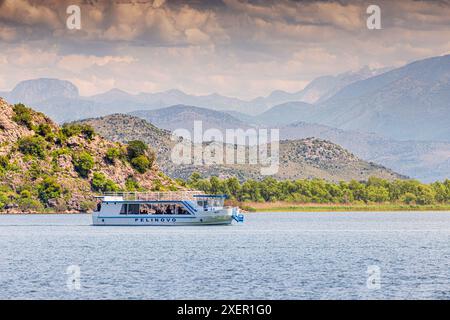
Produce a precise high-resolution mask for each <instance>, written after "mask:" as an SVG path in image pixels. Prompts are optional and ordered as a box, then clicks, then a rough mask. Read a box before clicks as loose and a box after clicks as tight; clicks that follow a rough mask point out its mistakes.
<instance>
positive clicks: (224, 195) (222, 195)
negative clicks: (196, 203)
mask: <svg viewBox="0 0 450 320" xmlns="http://www.w3.org/2000/svg"><path fill="white" fill-rule="evenodd" d="M193 197H194V198H224V199H226V198H228V196H227V195H226V194H196V195H194V196H193Z"/></svg>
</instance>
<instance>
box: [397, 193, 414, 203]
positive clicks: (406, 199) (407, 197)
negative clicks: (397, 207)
mask: <svg viewBox="0 0 450 320" xmlns="http://www.w3.org/2000/svg"><path fill="white" fill-rule="evenodd" d="M416 200H417V197H416V195H415V194H414V193H411V192H407V193H405V194H404V195H402V196H401V198H400V201H401V202H403V203H406V204H414V203H415V202H416Z"/></svg>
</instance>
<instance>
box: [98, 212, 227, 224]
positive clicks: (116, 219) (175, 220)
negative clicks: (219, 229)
mask: <svg viewBox="0 0 450 320" xmlns="http://www.w3.org/2000/svg"><path fill="white" fill-rule="evenodd" d="M232 220H233V218H232V215H231V213H228V212H226V213H223V214H211V215H205V214H203V215H176V214H171V215H156V214H155V215H145V216H143V215H124V216H117V215H108V214H102V215H99V214H98V213H94V214H93V215H92V223H93V225H95V226H190V225H228V224H231V222H232Z"/></svg>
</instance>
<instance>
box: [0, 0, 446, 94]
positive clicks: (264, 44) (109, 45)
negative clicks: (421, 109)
mask: <svg viewBox="0 0 450 320" xmlns="http://www.w3.org/2000/svg"><path fill="white" fill-rule="evenodd" d="M76 3H78V4H79V5H80V6H81V14H82V29H81V30H80V31H71V30H67V29H66V28H65V19H66V17H67V14H66V10H65V9H66V7H67V6H68V5H69V4H76ZM371 3H372V1H356V0H346V1H333V0H327V1H325V0H324V1H288V0H277V1H275V0H266V1H264V0H252V1H250V0H249V1H244V0H221V1H212V0H210V1H200V0H196V1H181V0H167V1H162V0H149V1H131V0H130V1H128V2H127V1H122V0H115V1H111V2H109V1H81V0H79V1H78V0H61V1H57V0H28V1H26V0H15V1H12V0H3V1H2V0H0V46H1V48H2V50H1V54H0V65H1V68H2V69H1V74H0V76H1V77H2V79H4V80H3V81H4V86H7V87H13V86H14V85H15V84H16V82H18V81H20V80H24V79H29V78H34V77H50V76H51V77H59V78H62V79H72V80H73V81H74V83H76V84H77V85H79V86H80V91H81V93H82V94H92V93H97V92H100V91H102V90H108V89H111V88H112V87H114V86H116V87H119V88H121V89H124V90H127V91H130V92H139V91H149V90H150V91H157V90H166V89H172V88H178V89H182V90H185V91H187V92H190V93H194V94H205V93H211V92H218V93H221V94H227V95H232V96H238V97H242V98H253V97H255V96H259V95H267V94H269V91H272V90H275V89H282V90H287V91H297V90H300V89H301V88H302V87H303V86H304V85H305V84H306V83H308V81H311V80H312V79H314V78H315V77H318V76H322V75H326V74H336V73H339V72H344V71H346V70H349V69H352V70H354V69H358V68H360V67H363V66H364V65H371V66H379V67H384V66H392V65H396V66H398V65H401V64H404V63H407V62H409V61H412V60H415V59H420V58H423V57H427V56H433V55H439V54H442V53H448V52H449V51H450V40H447V39H450V24H449V21H450V1H447V0H445V1H444V0H441V1H414V0H404V1H388V0H377V4H379V5H380V7H381V14H382V25H383V30H374V31H372V30H368V29H367V28H366V20H365V19H366V17H367V14H366V8H367V6H368V5H369V4H371ZM5 75H7V76H5Z"/></svg>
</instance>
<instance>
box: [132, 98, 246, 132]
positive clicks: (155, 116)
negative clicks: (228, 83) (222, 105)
mask: <svg viewBox="0 0 450 320" xmlns="http://www.w3.org/2000/svg"><path fill="white" fill-rule="evenodd" d="M130 114H131V115H133V116H137V117H139V118H142V119H145V120H147V121H148V122H150V123H152V124H154V125H156V126H157V127H159V128H163V129H167V130H172V131H173V130H175V129H180V128H183V129H188V130H190V132H193V127H194V121H201V122H202V126H203V130H205V129H209V128H216V129H219V130H221V131H223V132H225V129H237V128H241V129H245V128H248V127H249V125H248V124H246V123H244V122H243V121H241V120H239V119H236V118H235V117H233V116H231V115H230V114H228V113H226V112H221V111H215V110H210V109H205V108H199V107H193V106H185V105H176V106H171V107H167V108H162V109H157V110H144V111H134V112H131V113H130Z"/></svg>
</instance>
